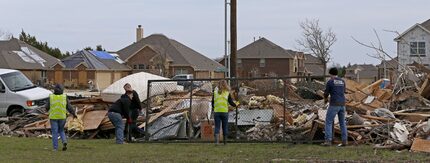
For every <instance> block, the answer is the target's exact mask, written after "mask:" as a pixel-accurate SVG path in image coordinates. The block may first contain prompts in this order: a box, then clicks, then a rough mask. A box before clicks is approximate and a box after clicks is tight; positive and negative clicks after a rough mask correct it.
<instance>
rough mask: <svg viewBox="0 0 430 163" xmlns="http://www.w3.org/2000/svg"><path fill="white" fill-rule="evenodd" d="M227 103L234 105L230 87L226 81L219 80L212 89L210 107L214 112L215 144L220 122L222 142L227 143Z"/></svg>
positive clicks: (217, 140) (217, 139) (217, 141)
mask: <svg viewBox="0 0 430 163" xmlns="http://www.w3.org/2000/svg"><path fill="white" fill-rule="evenodd" d="M228 104H230V105H231V106H233V107H236V104H235V103H234V102H233V99H232V98H231V95H230V87H229V86H228V84H227V81H225V80H221V81H219V83H218V86H217V87H216V88H215V89H214V92H213V96H212V108H213V110H214V112H215V115H214V119H215V135H214V136H215V144H219V130H220V127H221V123H222V132H223V142H224V144H226V143H227V135H228Z"/></svg>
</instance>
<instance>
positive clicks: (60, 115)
mask: <svg viewBox="0 0 430 163" xmlns="http://www.w3.org/2000/svg"><path fill="white" fill-rule="evenodd" d="M63 89H64V88H63V86H62V85H61V84H56V85H55V86H54V94H51V95H49V100H48V101H47V103H46V110H47V111H48V113H49V122H50V124H51V134H52V145H53V147H54V151H57V150H58V135H60V137H61V141H62V143H63V151H65V150H67V137H66V134H65V132H64V125H65V124H66V118H67V112H69V113H70V114H72V115H73V118H76V117H77V116H76V113H75V110H73V108H72V106H71V105H70V101H69V99H68V98H67V96H66V95H65V94H63Z"/></svg>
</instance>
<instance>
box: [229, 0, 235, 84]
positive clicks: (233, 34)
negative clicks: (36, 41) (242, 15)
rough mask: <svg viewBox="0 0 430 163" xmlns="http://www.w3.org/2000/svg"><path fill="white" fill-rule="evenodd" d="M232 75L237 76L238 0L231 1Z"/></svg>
mask: <svg viewBox="0 0 430 163" xmlns="http://www.w3.org/2000/svg"><path fill="white" fill-rule="evenodd" d="M230 40H231V45H230V46H231V48H230V55H231V56H230V63H231V65H230V73H231V74H230V77H232V78H235V77H237V75H236V58H237V57H236V51H237V0H231V1H230Z"/></svg>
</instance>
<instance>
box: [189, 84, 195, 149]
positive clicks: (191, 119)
mask: <svg viewBox="0 0 430 163" xmlns="http://www.w3.org/2000/svg"><path fill="white" fill-rule="evenodd" d="M193 85H194V82H193V81H192V80H191V86H190V109H189V111H188V112H189V113H188V115H189V116H188V118H189V119H190V123H189V125H188V126H189V127H188V128H189V130H188V135H189V136H188V140H190V141H191V138H192V137H193V136H192V135H193V117H192V115H193V114H192V110H193Z"/></svg>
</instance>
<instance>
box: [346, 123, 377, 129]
mask: <svg viewBox="0 0 430 163" xmlns="http://www.w3.org/2000/svg"><path fill="white" fill-rule="evenodd" d="M382 125H384V124H369V125H348V126H346V128H347V129H358V128H365V127H378V126H382Z"/></svg>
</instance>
